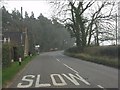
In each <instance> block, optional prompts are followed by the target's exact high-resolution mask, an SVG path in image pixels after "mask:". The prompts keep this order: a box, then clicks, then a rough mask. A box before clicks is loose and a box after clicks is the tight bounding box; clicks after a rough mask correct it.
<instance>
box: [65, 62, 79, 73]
mask: <svg viewBox="0 0 120 90" xmlns="http://www.w3.org/2000/svg"><path fill="white" fill-rule="evenodd" d="M63 65H65V66H66V67H67V68H69V69H70V70H72V71H74V72H75V73H78V72H77V71H76V70H74V69H73V68H71V67H69V66H68V65H66V64H64V63H63Z"/></svg>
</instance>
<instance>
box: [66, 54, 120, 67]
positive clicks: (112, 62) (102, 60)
mask: <svg viewBox="0 0 120 90" xmlns="http://www.w3.org/2000/svg"><path fill="white" fill-rule="evenodd" d="M64 54H65V55H67V56H71V57H75V58H79V59H81V60H85V61H90V62H94V63H98V64H102V65H107V66H110V67H114V68H118V66H120V64H118V59H117V58H109V57H107V56H92V55H89V54H85V53H69V52H64Z"/></svg>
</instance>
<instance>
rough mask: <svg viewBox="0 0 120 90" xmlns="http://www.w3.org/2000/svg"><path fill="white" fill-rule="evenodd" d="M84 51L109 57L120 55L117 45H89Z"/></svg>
mask: <svg viewBox="0 0 120 90" xmlns="http://www.w3.org/2000/svg"><path fill="white" fill-rule="evenodd" d="M84 53H87V54H90V55H96V56H108V57H112V58H115V57H118V47H117V46H95V47H87V48H85V50H84Z"/></svg>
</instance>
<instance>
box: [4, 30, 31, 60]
mask: <svg viewBox="0 0 120 90" xmlns="http://www.w3.org/2000/svg"><path fill="white" fill-rule="evenodd" d="M2 43H3V44H5V43H9V44H10V45H11V46H12V48H11V57H12V59H14V60H16V59H17V58H18V57H19V56H21V57H25V56H27V55H28V52H29V47H28V45H29V44H28V34H27V28H25V30H24V32H20V31H16V32H8V31H7V32H2ZM20 49H23V54H22V55H21V54H20V53H19V52H18V51H20Z"/></svg>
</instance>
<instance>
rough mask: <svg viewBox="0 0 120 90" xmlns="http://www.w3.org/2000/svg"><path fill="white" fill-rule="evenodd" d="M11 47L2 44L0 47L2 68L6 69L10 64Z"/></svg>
mask: <svg viewBox="0 0 120 90" xmlns="http://www.w3.org/2000/svg"><path fill="white" fill-rule="evenodd" d="M10 50H11V47H10V45H9V44H3V46H2V67H3V68H5V67H8V66H9V65H10V63H11V51H10Z"/></svg>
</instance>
